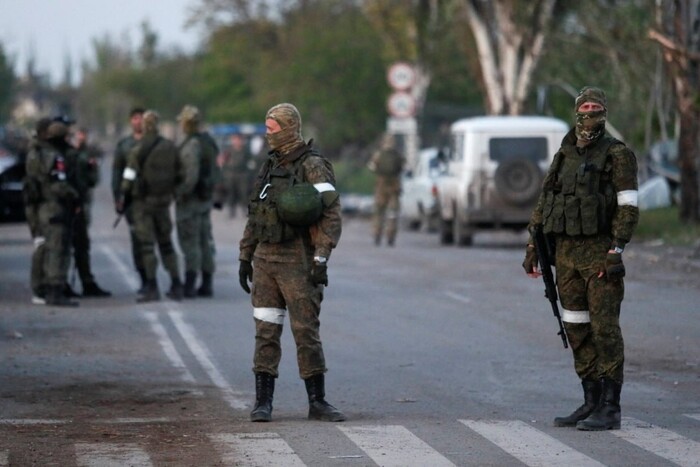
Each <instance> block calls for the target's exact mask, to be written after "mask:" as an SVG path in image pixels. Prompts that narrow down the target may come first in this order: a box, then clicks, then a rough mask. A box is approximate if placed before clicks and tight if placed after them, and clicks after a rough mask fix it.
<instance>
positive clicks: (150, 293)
mask: <svg viewBox="0 0 700 467" xmlns="http://www.w3.org/2000/svg"><path fill="white" fill-rule="evenodd" d="M158 300H160V290H158V282H157V281H156V280H155V279H153V280H147V281H146V285H145V286H144V291H143V293H142V294H140V295H139V297H138V298H137V299H136V301H137V302H138V303H146V302H157V301H158Z"/></svg>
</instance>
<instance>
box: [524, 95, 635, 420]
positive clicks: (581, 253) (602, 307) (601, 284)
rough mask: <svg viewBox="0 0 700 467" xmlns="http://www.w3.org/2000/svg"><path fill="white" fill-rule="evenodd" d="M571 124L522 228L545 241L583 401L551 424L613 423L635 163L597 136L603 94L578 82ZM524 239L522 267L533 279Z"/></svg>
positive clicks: (533, 257)
mask: <svg viewBox="0 0 700 467" xmlns="http://www.w3.org/2000/svg"><path fill="white" fill-rule="evenodd" d="M575 111H576V126H575V127H574V128H573V129H572V130H571V131H570V132H569V133H568V134H567V135H566V137H565V138H564V140H563V141H562V145H561V148H560V149H559V151H558V152H557V153H556V155H555V156H554V161H553V162H552V165H551V167H550V169H549V172H548V173H547V176H546V178H545V180H544V183H543V189H542V194H541V195H540V198H539V200H538V202H537V205H536V207H535V210H534V212H533V214H532V218H531V220H530V225H529V229H530V231H531V232H532V231H533V228H534V227H535V226H541V227H542V231H543V232H544V233H545V234H546V235H547V236H548V237H549V240H553V242H554V244H555V251H556V259H555V263H554V264H555V266H556V273H557V274H556V276H557V277H556V280H557V288H558V289H559V296H560V300H561V305H562V308H563V312H562V320H563V321H564V327H565V329H566V333H567V335H568V338H569V342H570V344H571V349H572V351H573V356H574V367H575V370H576V373H577V374H578V376H579V378H580V379H581V385H582V387H583V394H584V403H583V405H581V406H580V407H579V408H578V409H576V410H575V411H574V412H573V413H571V414H570V415H568V416H566V417H557V418H555V419H554V425H555V426H576V427H577V428H578V429H579V430H607V429H619V428H620V391H621V389H622V382H623V364H624V348H623V340H622V332H621V330H620V321H619V318H620V306H621V304H622V299H623V295H624V283H623V279H622V278H623V276H624V275H625V266H624V265H623V263H622V252H623V251H624V248H625V245H626V244H627V243H628V242H629V241H630V239H631V238H632V233H633V232H634V229H635V227H636V225H637V221H638V219H639V209H638V208H637V161H636V158H635V155H634V153H633V152H632V151H630V150H629V149H628V148H627V147H626V146H625V145H624V144H623V143H622V142H620V141H618V140H616V139H614V138H611V137H609V136H607V135H605V121H606V117H607V101H606V97H605V93H604V92H603V91H602V90H601V89H598V88H595V87H584V88H583V89H582V90H581V92H580V93H579V95H578V97H577V98H576V103H575ZM537 265H538V258H537V253H536V251H535V248H534V247H533V240H532V237H531V238H530V240H529V241H528V245H527V250H526V255H525V261H524V262H523V267H524V268H525V272H526V273H527V275H528V276H530V277H533V278H535V277H538V276H539V275H540V274H539V273H538V271H537Z"/></svg>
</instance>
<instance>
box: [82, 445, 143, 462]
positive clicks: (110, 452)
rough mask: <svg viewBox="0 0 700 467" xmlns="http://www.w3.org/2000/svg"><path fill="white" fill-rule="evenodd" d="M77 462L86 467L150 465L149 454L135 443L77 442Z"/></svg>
mask: <svg viewBox="0 0 700 467" xmlns="http://www.w3.org/2000/svg"><path fill="white" fill-rule="evenodd" d="M75 454H76V460H77V464H78V465H79V466H84V467H122V466H124V465H128V466H130V467H150V466H152V465H153V463H152V462H151V458H150V457H149V456H148V454H147V453H146V452H145V451H144V450H143V449H141V448H139V447H138V446H136V445H134V444H133V443H129V444H116V443H77V444H76V445H75Z"/></svg>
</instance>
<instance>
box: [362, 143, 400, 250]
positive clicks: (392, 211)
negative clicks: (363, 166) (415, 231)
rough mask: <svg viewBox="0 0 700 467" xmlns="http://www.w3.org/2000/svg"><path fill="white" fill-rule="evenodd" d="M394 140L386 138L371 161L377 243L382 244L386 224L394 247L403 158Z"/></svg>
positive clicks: (374, 225)
mask: <svg viewBox="0 0 700 467" xmlns="http://www.w3.org/2000/svg"><path fill="white" fill-rule="evenodd" d="M394 145H395V143H394V137H393V136H391V135H386V136H385V138H384V141H383V142H382V146H381V148H380V149H379V150H377V151H376V152H375V153H374V154H373V155H372V158H371V159H370V162H369V164H368V166H369V168H370V170H372V171H373V172H374V173H375V174H376V181H375V185H374V221H373V227H374V243H375V244H377V245H379V244H380V243H381V241H382V235H383V231H384V227H385V225H386V239H387V243H388V244H389V245H390V246H391V245H393V244H394V242H395V241H396V233H397V230H398V222H399V210H400V205H399V197H400V196H401V172H402V170H403V166H404V162H405V160H404V157H403V155H401V153H400V152H399V151H397V150H396V148H395V147H394Z"/></svg>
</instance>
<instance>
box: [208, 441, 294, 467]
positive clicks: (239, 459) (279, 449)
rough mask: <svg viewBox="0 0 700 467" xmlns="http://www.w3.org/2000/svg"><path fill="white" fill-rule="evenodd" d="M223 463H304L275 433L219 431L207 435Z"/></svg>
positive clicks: (252, 466) (255, 466)
mask: <svg viewBox="0 0 700 467" xmlns="http://www.w3.org/2000/svg"><path fill="white" fill-rule="evenodd" d="M209 439H211V440H212V442H213V443H214V444H215V446H216V449H217V451H219V452H220V453H221V461H222V462H223V464H224V465H236V466H242V467H262V466H277V465H283V466H285V467H303V466H305V465H306V464H304V462H302V460H301V459H300V458H299V456H297V455H296V454H295V453H294V450H293V449H292V448H291V447H290V446H289V444H287V442H286V441H285V440H283V439H282V438H281V437H280V435H278V434H277V433H219V434H211V435H209Z"/></svg>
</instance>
